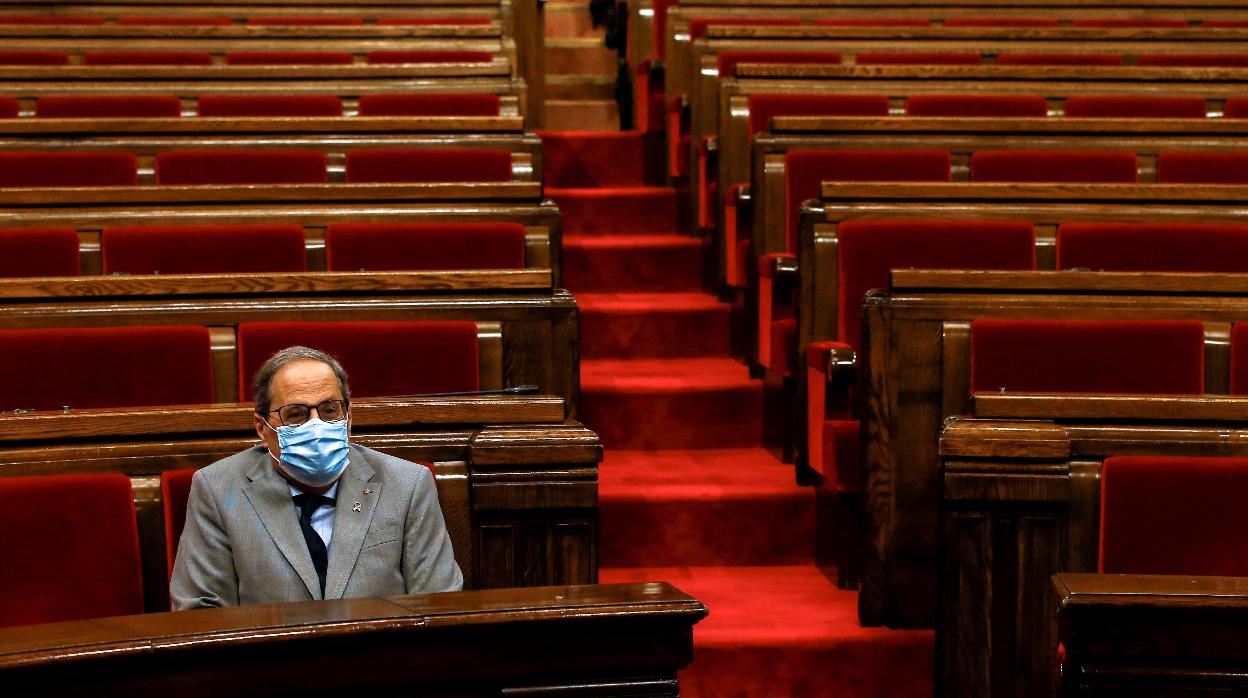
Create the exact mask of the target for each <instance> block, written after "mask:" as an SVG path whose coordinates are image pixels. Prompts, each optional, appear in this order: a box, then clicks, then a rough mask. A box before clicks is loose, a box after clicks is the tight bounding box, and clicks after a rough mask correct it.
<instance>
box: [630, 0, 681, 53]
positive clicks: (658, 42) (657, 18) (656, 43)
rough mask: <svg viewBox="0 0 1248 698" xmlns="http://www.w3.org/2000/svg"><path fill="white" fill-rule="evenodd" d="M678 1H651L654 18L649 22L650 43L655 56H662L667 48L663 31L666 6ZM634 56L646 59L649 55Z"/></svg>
mask: <svg viewBox="0 0 1248 698" xmlns="http://www.w3.org/2000/svg"><path fill="white" fill-rule="evenodd" d="M679 2H680V0H653V2H652V3H651V7H653V8H654V19H653V20H652V21H653V23H652V24H651V32H652V33H651V36H650V39H651V42H650V45H651V46H652V47H653V49H654V55H655V57H657V58H659V59H662V58H663V54H664V52H665V51H666V50H667V46H666V34H665V33H664V32H665V31H666V27H667V8H669V7H671V6H672V5H676V4H678V3H679ZM634 58H637V59H646V60H648V59H649V58H650V56H634Z"/></svg>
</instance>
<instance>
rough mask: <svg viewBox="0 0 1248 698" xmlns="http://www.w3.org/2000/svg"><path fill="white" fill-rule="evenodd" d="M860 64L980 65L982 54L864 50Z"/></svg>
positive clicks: (982, 60) (858, 62) (859, 58)
mask: <svg viewBox="0 0 1248 698" xmlns="http://www.w3.org/2000/svg"><path fill="white" fill-rule="evenodd" d="M854 62H855V63H857V64H858V65H979V64H980V63H983V62H984V59H983V57H982V56H980V55H979V54H978V53H972V52H970V51H863V52H862V53H859V54H858V56H857V57H856V58H855V59H854Z"/></svg>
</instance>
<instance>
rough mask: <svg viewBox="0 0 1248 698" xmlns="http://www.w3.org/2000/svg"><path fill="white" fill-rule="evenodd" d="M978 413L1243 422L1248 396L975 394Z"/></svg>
mask: <svg viewBox="0 0 1248 698" xmlns="http://www.w3.org/2000/svg"><path fill="white" fill-rule="evenodd" d="M972 400H973V405H974V414H975V416H976V417H984V418H989V419H1096V420H1148V421H1202V422H1209V421H1214V422H1223V421H1225V422H1238V421H1243V420H1245V419H1248V398H1244V397H1231V396H1227V395H1099V394H1090V393H1078V394H1071V393H975V395H974V396H972Z"/></svg>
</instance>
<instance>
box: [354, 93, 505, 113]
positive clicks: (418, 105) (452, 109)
mask: <svg viewBox="0 0 1248 698" xmlns="http://www.w3.org/2000/svg"><path fill="white" fill-rule="evenodd" d="M499 104H500V100H499V98H498V95H491V94H485V93H483V92H463V93H460V92H409V93H391V94H375V95H360V116H498V115H499Z"/></svg>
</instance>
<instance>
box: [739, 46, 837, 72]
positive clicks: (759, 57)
mask: <svg viewBox="0 0 1248 698" xmlns="http://www.w3.org/2000/svg"><path fill="white" fill-rule="evenodd" d="M716 60H717V61H719V76H720V77H721V78H723V77H730V76H731V75H733V73H734V71H736V69H737V66H738V65H740V64H741V63H783V64H786V65H788V64H802V63H813V64H818V65H840V63H841V54H839V53H836V52H835V51H720V52H719V56H718V57H717V58H716Z"/></svg>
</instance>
